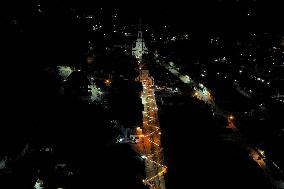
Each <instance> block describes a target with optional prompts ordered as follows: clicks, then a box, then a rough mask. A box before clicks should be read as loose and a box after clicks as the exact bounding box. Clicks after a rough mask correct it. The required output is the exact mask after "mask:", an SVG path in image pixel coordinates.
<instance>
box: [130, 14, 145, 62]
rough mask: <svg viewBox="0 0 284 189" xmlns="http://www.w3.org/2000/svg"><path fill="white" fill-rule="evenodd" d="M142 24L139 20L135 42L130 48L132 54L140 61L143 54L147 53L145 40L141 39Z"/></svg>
mask: <svg viewBox="0 0 284 189" xmlns="http://www.w3.org/2000/svg"><path fill="white" fill-rule="evenodd" d="M141 26H142V24H141V20H140V22H139V25H138V36H137V40H136V42H135V47H134V48H132V55H133V56H135V57H136V59H137V60H138V61H139V62H142V56H143V54H148V49H147V47H146V46H145V41H144V39H143V32H142V27H141Z"/></svg>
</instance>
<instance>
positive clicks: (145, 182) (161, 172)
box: [142, 167, 167, 186]
mask: <svg viewBox="0 0 284 189" xmlns="http://www.w3.org/2000/svg"><path fill="white" fill-rule="evenodd" d="M166 171H167V168H165V167H163V169H162V170H161V171H160V172H159V173H158V174H156V175H155V176H153V177H151V178H148V179H144V180H142V181H143V183H144V184H148V185H150V186H153V184H151V183H150V181H152V180H154V179H155V178H157V177H159V176H162V175H163V174H164V173H166Z"/></svg>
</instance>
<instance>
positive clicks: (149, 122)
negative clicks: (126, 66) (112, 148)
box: [132, 31, 167, 189]
mask: <svg viewBox="0 0 284 189" xmlns="http://www.w3.org/2000/svg"><path fill="white" fill-rule="evenodd" d="M147 51H148V50H147V48H146V47H145V44H144V41H143V37H142V31H138V38H137V41H136V47H135V48H133V55H134V56H135V57H136V59H137V60H138V66H139V70H140V74H139V76H138V78H137V80H139V81H140V82H141V83H142V86H143V91H142V94H141V99H142V103H143V106H144V110H143V127H142V128H140V127H137V131H136V136H138V138H139V140H138V142H137V144H133V145H132V147H133V149H134V150H135V151H136V152H138V153H139V154H140V155H141V158H142V159H143V160H144V161H145V172H146V178H145V179H143V180H142V182H143V183H144V184H145V185H147V186H149V188H150V189H165V188H166V186H165V179H164V174H165V173H166V171H167V166H166V165H164V164H163V162H164V154H163V149H162V147H161V131H160V127H159V121H158V108H157V104H156V98H155V91H154V85H153V84H154V78H153V77H151V75H150V73H149V70H147V68H145V67H144V66H143V58H142V55H143V54H146V53H147Z"/></svg>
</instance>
